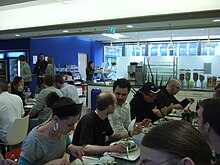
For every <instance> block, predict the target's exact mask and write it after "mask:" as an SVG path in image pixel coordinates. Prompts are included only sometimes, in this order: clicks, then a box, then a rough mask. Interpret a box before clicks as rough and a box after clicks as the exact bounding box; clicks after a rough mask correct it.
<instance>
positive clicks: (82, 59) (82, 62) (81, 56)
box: [78, 53, 88, 80]
mask: <svg viewBox="0 0 220 165" xmlns="http://www.w3.org/2000/svg"><path fill="white" fill-rule="evenodd" d="M87 63H88V55H87V54H85V53H78V69H79V73H80V74H81V77H82V79H83V80H86V67H87Z"/></svg>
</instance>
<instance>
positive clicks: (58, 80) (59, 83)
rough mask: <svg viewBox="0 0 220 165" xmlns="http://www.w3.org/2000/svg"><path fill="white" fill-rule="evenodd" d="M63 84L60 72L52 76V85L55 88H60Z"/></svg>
mask: <svg viewBox="0 0 220 165" xmlns="http://www.w3.org/2000/svg"><path fill="white" fill-rule="evenodd" d="M63 84H64V80H63V77H62V76H61V75H60V74H57V75H55V76H54V85H55V87H56V88H58V89H60V88H61V86H62V85H63Z"/></svg>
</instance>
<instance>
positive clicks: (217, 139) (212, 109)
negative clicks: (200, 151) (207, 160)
mask: <svg viewBox="0 0 220 165" xmlns="http://www.w3.org/2000/svg"><path fill="white" fill-rule="evenodd" d="M197 114H198V121H197V122H198V130H199V132H200V133H201V134H202V135H203V137H204V138H205V140H207V142H208V143H209V144H210V145H211V147H212V149H213V151H214V152H215V155H214V157H215V162H216V164H220V125H219V121H220V98H210V99H205V100H202V102H201V103H200V108H199V110H198V111H197Z"/></svg>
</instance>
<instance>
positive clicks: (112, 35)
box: [102, 33, 125, 39]
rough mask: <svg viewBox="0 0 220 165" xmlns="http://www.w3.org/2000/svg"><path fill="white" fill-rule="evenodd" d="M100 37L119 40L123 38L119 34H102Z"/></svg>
mask: <svg viewBox="0 0 220 165" xmlns="http://www.w3.org/2000/svg"><path fill="white" fill-rule="evenodd" d="M102 35H103V36H105V37H110V38H114V39H120V38H123V37H125V36H124V35H122V34H119V33H115V34H109V33H102Z"/></svg>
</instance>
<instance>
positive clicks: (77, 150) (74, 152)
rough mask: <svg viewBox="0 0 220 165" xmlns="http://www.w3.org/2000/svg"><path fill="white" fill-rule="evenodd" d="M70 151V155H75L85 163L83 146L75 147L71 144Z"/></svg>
mask: <svg viewBox="0 0 220 165" xmlns="http://www.w3.org/2000/svg"><path fill="white" fill-rule="evenodd" d="M68 150H69V153H70V154H71V155H73V156H74V157H75V158H78V159H80V160H81V161H83V160H82V157H83V155H84V152H83V146H75V145H72V144H71V145H69V147H68Z"/></svg>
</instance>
